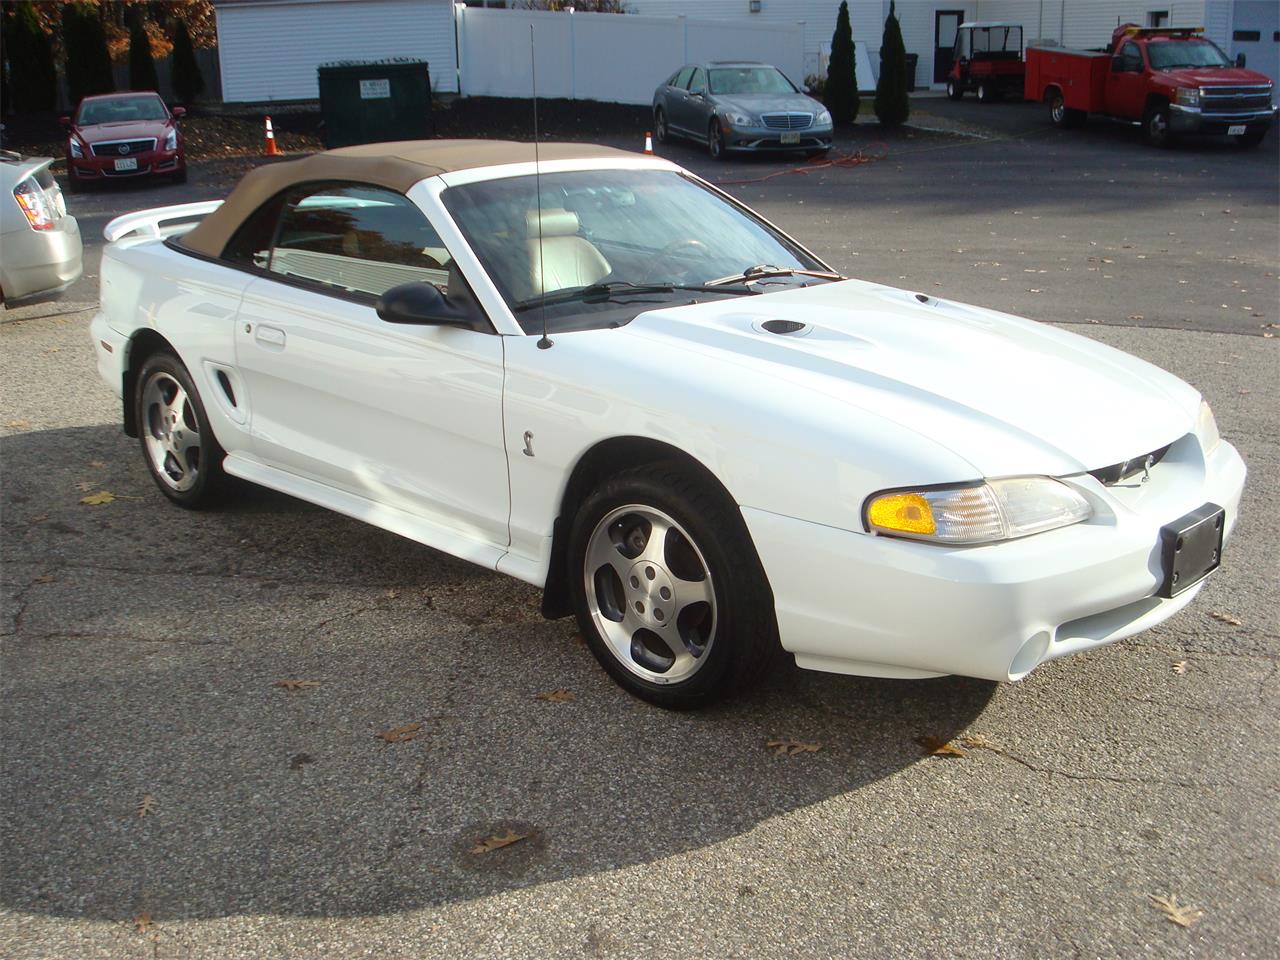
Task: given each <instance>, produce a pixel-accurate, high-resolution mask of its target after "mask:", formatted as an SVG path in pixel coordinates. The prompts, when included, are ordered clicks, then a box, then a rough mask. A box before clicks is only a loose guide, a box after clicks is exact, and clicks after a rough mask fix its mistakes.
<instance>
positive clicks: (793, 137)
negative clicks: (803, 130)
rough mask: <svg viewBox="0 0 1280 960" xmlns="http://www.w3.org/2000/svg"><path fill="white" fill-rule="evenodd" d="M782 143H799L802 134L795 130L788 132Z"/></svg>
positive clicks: (784, 135)
mask: <svg viewBox="0 0 1280 960" xmlns="http://www.w3.org/2000/svg"><path fill="white" fill-rule="evenodd" d="M782 142H783V143H799V142H800V134H799V133H797V132H796V131H795V130H788V131H787V132H786V133H784V134H783V135H782Z"/></svg>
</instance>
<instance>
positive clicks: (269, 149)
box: [263, 117, 280, 157]
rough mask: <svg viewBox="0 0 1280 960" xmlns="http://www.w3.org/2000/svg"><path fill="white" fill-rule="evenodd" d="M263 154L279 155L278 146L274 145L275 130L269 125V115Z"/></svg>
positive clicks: (268, 155)
mask: <svg viewBox="0 0 1280 960" xmlns="http://www.w3.org/2000/svg"><path fill="white" fill-rule="evenodd" d="M263 155H264V156H267V157H278V156H280V148H279V147H277V146H276V132H275V130H273V129H272V127H271V118H270V117H267V143H266V147H265V149H264V150H263Z"/></svg>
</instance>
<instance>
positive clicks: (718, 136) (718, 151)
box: [707, 117, 729, 160]
mask: <svg viewBox="0 0 1280 960" xmlns="http://www.w3.org/2000/svg"><path fill="white" fill-rule="evenodd" d="M707 150H708V151H709V152H710V153H711V158H712V159H713V160H727V159H728V153H729V151H728V150H726V149H725V145H724V131H723V130H721V129H720V121H719V120H717V119H716V118H715V117H712V118H711V126H709V127H708V128H707Z"/></svg>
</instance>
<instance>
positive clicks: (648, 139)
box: [644, 130, 653, 156]
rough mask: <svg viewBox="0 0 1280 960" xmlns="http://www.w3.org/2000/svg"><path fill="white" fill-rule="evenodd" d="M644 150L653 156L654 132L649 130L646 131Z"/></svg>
mask: <svg viewBox="0 0 1280 960" xmlns="http://www.w3.org/2000/svg"><path fill="white" fill-rule="evenodd" d="M644 152H645V153H647V154H648V155H649V156H653V134H652V133H651V132H649V131H648V130H646V131H645V132H644Z"/></svg>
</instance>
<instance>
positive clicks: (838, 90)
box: [823, 0, 861, 126]
mask: <svg viewBox="0 0 1280 960" xmlns="http://www.w3.org/2000/svg"><path fill="white" fill-rule="evenodd" d="M860 100H861V98H860V96H859V94H858V65H857V53H856V51H855V50H854V48H853V28H852V27H851V26H850V25H849V3H848V0H840V13H839V15H838V16H837V17H836V32H835V33H833V34H832V35H831V59H830V60H829V61H828V62H827V84H826V88H825V91H824V95H823V102H824V103H826V105H827V109H828V110H830V111H831V122H832V123H833V124H835V125H836V126H848V125H849V124H852V123H854V122H855V121H856V120H857V119H858V105H859V102H860Z"/></svg>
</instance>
